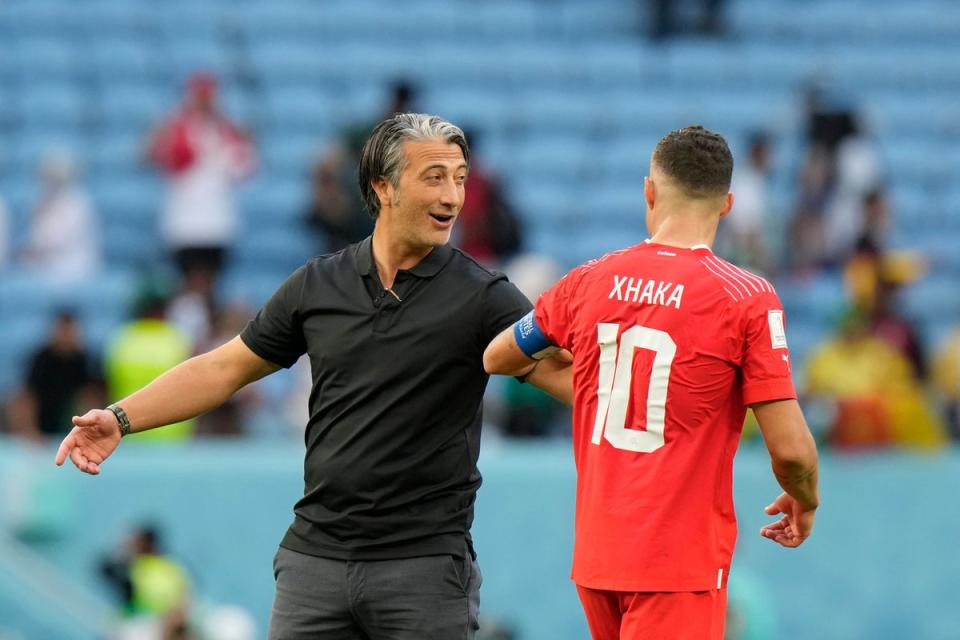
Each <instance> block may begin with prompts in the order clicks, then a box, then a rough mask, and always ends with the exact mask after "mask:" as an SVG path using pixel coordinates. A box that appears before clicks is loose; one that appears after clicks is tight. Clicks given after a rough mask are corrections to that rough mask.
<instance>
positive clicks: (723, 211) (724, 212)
mask: <svg viewBox="0 0 960 640" xmlns="http://www.w3.org/2000/svg"><path fill="white" fill-rule="evenodd" d="M732 208H733V194H732V193H728V194H727V196H726V202H725V203H724V205H723V209H721V210H720V217H721V218H722V217H724V216H725V215H727V214H728V213H730V209H732Z"/></svg>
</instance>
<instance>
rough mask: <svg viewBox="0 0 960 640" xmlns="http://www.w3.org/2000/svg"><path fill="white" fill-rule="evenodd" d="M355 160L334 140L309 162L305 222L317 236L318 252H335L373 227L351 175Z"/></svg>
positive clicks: (366, 233) (365, 235) (352, 174)
mask: <svg viewBox="0 0 960 640" xmlns="http://www.w3.org/2000/svg"><path fill="white" fill-rule="evenodd" d="M356 161H357V158H354V157H353V156H352V155H351V154H350V153H349V152H348V151H347V149H346V147H344V146H343V145H341V144H337V145H334V146H333V147H331V148H330V149H328V150H327V152H326V153H325V154H324V155H323V157H322V158H320V159H319V160H318V161H317V162H316V164H315V165H314V166H313V169H312V179H311V183H310V203H309V205H308V207H307V223H308V224H309V225H310V227H311V228H312V229H313V231H314V234H315V235H316V236H317V242H318V248H319V252H320V253H335V252H337V251H339V250H340V249H342V248H343V247H345V246H347V245H348V244H352V243H354V242H358V241H360V240H362V239H363V238H366V237H367V236H368V235H370V232H371V231H372V230H373V219H372V218H371V217H370V216H369V215H367V213H366V212H365V211H364V210H363V202H362V201H361V199H360V190H359V188H358V187H357V185H356V180H355V179H354V175H355V173H356Z"/></svg>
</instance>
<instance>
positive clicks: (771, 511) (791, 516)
mask: <svg viewBox="0 0 960 640" xmlns="http://www.w3.org/2000/svg"><path fill="white" fill-rule="evenodd" d="M764 511H765V512H766V513H767V515H768V516H773V515H776V514H778V513H782V514H783V517H782V518H780V519H779V520H778V521H776V522H774V523H773V524H768V525H766V526H764V527H763V528H761V529H760V535H761V536H763V537H764V538H769V539H770V540H773V541H774V542H776V543H777V544H779V545H782V546H784V547H789V548H791V549H792V548H796V547H799V546H800V545H801V544H803V541H804V540H806V539H807V537H809V535H810V534H811V533H812V532H813V520H814V517H815V515H816V509H807V508H804V507H803V506H801V505H800V503H799V502H797V501H796V500H795V499H794V498H792V497H790V496H789V495H788V494H786V493H781V494H780V495H779V496H778V497H777V499H776V500H774V501H773V503H771V504H769V505H767V506H766V507H765V508H764Z"/></svg>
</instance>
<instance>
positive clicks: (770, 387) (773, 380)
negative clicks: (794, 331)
mask: <svg viewBox="0 0 960 640" xmlns="http://www.w3.org/2000/svg"><path fill="white" fill-rule="evenodd" d="M742 322H743V324H742V326H743V335H744V339H743V353H742V354H741V368H742V371H743V403H744V404H745V405H751V404H756V403H758V402H767V401H771V400H786V399H790V398H796V397H797V392H796V391H795V390H794V388H793V377H792V373H791V364H790V350H789V349H788V347H787V336H786V318H785V316H784V313H783V305H781V304H780V299H779V298H778V297H777V294H776V293H764V294H763V295H759V296H754V297H751V298H749V299H748V302H747V304H746V305H745V306H744V307H743V318H742Z"/></svg>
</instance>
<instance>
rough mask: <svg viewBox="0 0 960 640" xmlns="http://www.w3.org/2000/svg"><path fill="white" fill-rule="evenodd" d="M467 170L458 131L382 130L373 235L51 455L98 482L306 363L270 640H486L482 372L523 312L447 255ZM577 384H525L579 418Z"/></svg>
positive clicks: (368, 197)
mask: <svg viewBox="0 0 960 640" xmlns="http://www.w3.org/2000/svg"><path fill="white" fill-rule="evenodd" d="M468 167H469V151H468V148H467V143H466V140H465V138H464V137H463V132H462V131H461V130H460V129H459V128H457V127H456V126H454V125H452V124H450V123H448V122H445V121H443V120H441V119H440V118H438V117H436V116H426V115H421V114H397V115H395V116H393V117H392V118H389V119H387V120H385V121H383V122H381V123H380V124H379V125H377V127H376V128H375V129H374V131H373V133H372V134H371V136H370V138H369V139H368V140H367V143H366V146H365V147H364V150H363V155H362V158H361V160H360V170H359V181H360V187H361V191H362V193H363V196H364V200H365V202H366V205H367V207H368V208H369V210H370V212H371V213H372V215H373V216H374V218H375V219H376V225H375V228H374V233H373V235H372V236H371V237H370V238H368V239H366V240H364V241H363V242H361V243H359V244H356V245H351V246H348V247H347V248H345V249H344V250H342V251H340V252H339V253H336V254H332V255H328V256H322V257H319V258H315V259H313V260H311V261H309V262H308V263H307V264H306V265H304V266H303V267H301V268H300V269H298V270H297V271H296V272H294V273H293V275H292V276H290V278H288V279H287V281H286V282H285V283H284V284H283V285H281V287H280V288H279V289H278V290H277V292H276V293H275V294H274V295H273V297H272V298H271V299H270V301H269V302H267V304H266V305H265V306H264V307H263V309H261V310H260V312H259V313H258V314H257V316H256V317H255V318H254V319H253V320H252V321H251V322H250V324H249V325H248V326H247V327H246V329H244V331H243V332H242V333H241V335H240V336H238V337H237V338H235V339H234V340H232V341H231V342H229V343H228V344H226V345H224V346H223V347H220V348H218V349H216V350H214V351H211V352H210V353H207V354H204V355H200V356H197V357H195V358H192V359H191V360H188V361H187V362H185V363H183V364H182V365H180V366H178V367H176V368H174V369H172V370H171V371H169V372H168V373H166V374H164V375H163V376H161V377H160V378H158V379H157V380H156V381H154V382H153V383H151V384H150V385H148V386H147V387H145V388H144V389H142V390H140V391H138V392H136V393H134V394H133V395H131V396H129V397H128V398H125V399H123V400H121V401H120V402H118V403H117V404H115V405H111V406H110V407H108V409H106V410H93V411H90V412H88V413H87V414H85V415H84V416H82V417H78V418H74V421H73V422H74V424H75V425H76V426H75V427H74V429H73V431H71V433H70V435H68V436H67V438H65V439H64V441H63V443H62V444H61V446H60V450H59V451H58V452H57V464H62V463H63V462H64V460H65V459H66V458H67V456H69V457H70V458H71V460H72V461H73V463H74V464H75V465H76V466H77V467H78V468H79V469H80V470H81V471H85V472H87V473H91V474H97V473H99V471H100V467H99V465H100V463H101V462H103V460H104V459H105V458H106V457H107V456H108V455H110V453H112V452H113V450H114V449H115V448H116V447H117V445H118V443H119V441H120V437H121V435H122V433H121V432H124V431H126V430H132V431H141V430H144V429H149V428H153V427H156V426H160V425H163V424H167V423H170V422H176V421H178V420H182V419H184V418H186V417H188V416H193V415H196V414H198V413H201V412H204V411H207V410H209V409H211V408H213V407H214V406H217V405H219V404H220V403H222V402H223V401H224V400H225V399H226V398H227V397H229V396H230V395H231V394H232V393H233V392H235V391H236V390H237V389H239V388H240V387H242V386H243V385H244V384H247V383H248V382H250V381H252V380H256V379H257V378H260V377H262V376H264V375H267V374H269V373H272V372H273V371H276V370H277V369H278V368H279V367H289V366H290V365H292V364H293V363H294V362H295V361H296V360H297V359H298V358H299V357H300V356H301V355H302V354H304V353H307V354H309V356H310V363H311V368H312V373H313V389H312V392H311V394H310V418H309V421H308V423H307V429H306V438H305V439H306V458H305V462H304V467H305V468H304V476H305V492H304V496H303V498H302V499H301V500H300V501H299V502H298V503H297V505H296V507H295V509H294V511H295V514H296V517H295V519H294V522H293V524H292V525H291V526H290V529H289V530H288V532H287V534H286V536H285V537H284V539H283V542H282V543H281V548H280V551H279V552H278V553H277V557H276V560H275V566H274V570H275V575H276V578H277V595H276V600H275V602H274V608H273V614H272V617H271V629H270V638H272V639H274V640H290V639H301V638H303V639H306V638H311V639H312V638H318V637H322V638H333V639H340V638H342V639H370V640H379V639H383V640H388V639H389V640H424V639H430V638H436V639H438V640H453V639H458V638H472V637H473V634H474V631H475V630H476V628H477V608H478V603H479V587H480V574H479V570H478V567H477V565H476V561H475V556H474V553H473V548H472V545H471V542H470V533H469V531H470V525H471V522H472V519H473V503H474V499H475V497H476V491H477V488H478V487H479V486H480V474H479V472H478V471H477V467H476V462H477V456H478V453H479V447H480V424H481V400H482V396H483V391H484V388H485V387H486V383H487V375H486V374H485V373H484V371H483V365H482V357H483V351H484V348H485V347H486V345H487V344H488V343H489V342H490V340H491V339H492V338H493V337H494V336H496V335H497V333H498V332H499V331H500V330H502V329H503V328H505V327H507V326H509V325H510V324H512V323H513V321H514V320H516V319H518V318H519V317H521V316H522V315H523V314H524V313H526V312H527V311H528V310H529V309H530V303H529V302H528V301H527V300H526V299H525V298H524V297H523V295H522V294H521V293H520V292H519V291H518V290H517V289H516V288H515V287H514V286H513V285H512V284H510V283H509V282H508V281H507V280H506V278H505V277H504V276H502V275H501V274H498V273H494V272H491V271H488V270H487V269H485V268H483V267H482V266H480V265H479V264H477V263H476V262H475V261H474V260H473V259H472V258H470V257H469V256H467V255H466V254H463V253H462V252H460V251H458V250H456V249H452V248H450V247H449V246H447V242H448V241H449V238H450V231H451V229H452V227H453V223H454V221H455V220H456V217H457V214H458V213H459V211H460V208H461V206H462V205H463V197H464V182H465V180H466V176H467V170H468ZM569 376H570V368H569V366H567V365H565V364H563V363H561V362H559V361H556V360H553V359H550V360H545V361H543V362H542V363H541V365H540V366H538V367H537V368H536V369H535V370H534V371H533V372H532V373H531V374H530V376H529V380H530V382H532V383H533V384H535V385H537V386H540V387H541V388H543V389H545V390H547V391H549V392H551V393H554V394H557V395H558V397H561V398H562V399H565V400H567V401H568V402H569V400H570V399H569V397H567V396H565V395H564V394H565V393H566V392H565V391H564V389H566V388H569V386H570V385H569V382H566V383H565V380H566V379H567V378H569ZM118 425H119V428H118Z"/></svg>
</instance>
